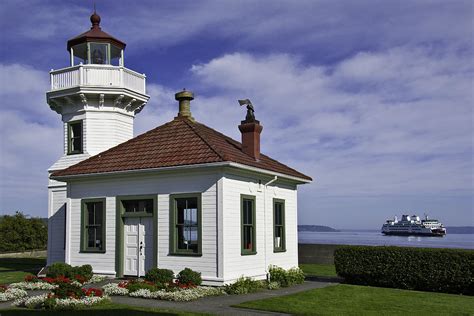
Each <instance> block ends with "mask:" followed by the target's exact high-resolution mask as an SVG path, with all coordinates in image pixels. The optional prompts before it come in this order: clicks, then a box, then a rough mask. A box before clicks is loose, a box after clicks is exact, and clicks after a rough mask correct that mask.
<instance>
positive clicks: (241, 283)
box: [224, 277, 266, 294]
mask: <svg viewBox="0 0 474 316" xmlns="http://www.w3.org/2000/svg"><path fill="white" fill-rule="evenodd" d="M265 287H266V282H265V281H254V280H252V279H251V278H244V277H240V278H239V279H238V280H237V281H235V282H234V283H232V284H228V285H226V286H225V289H224V291H225V292H226V293H227V294H247V293H254V292H257V291H259V290H261V289H263V288H265Z"/></svg>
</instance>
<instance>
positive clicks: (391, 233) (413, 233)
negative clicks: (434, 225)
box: [382, 232, 446, 237]
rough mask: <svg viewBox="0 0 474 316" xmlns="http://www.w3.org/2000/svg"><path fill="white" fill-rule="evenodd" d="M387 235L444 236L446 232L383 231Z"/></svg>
mask: <svg viewBox="0 0 474 316" xmlns="http://www.w3.org/2000/svg"><path fill="white" fill-rule="evenodd" d="M382 234H384V235H387V236H422V237H443V236H444V235H446V232H431V233H418V232H411V233H410V232H382Z"/></svg>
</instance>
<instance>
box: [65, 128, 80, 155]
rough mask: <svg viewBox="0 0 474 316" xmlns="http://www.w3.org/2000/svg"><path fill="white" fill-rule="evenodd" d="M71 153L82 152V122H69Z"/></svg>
mask: <svg viewBox="0 0 474 316" xmlns="http://www.w3.org/2000/svg"><path fill="white" fill-rule="evenodd" d="M68 146H69V153H80V152H82V122H73V123H69V140H68Z"/></svg>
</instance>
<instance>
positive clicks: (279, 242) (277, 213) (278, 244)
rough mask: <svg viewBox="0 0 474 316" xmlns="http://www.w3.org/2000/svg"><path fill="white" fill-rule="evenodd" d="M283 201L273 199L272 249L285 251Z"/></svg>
mask: <svg viewBox="0 0 474 316" xmlns="http://www.w3.org/2000/svg"><path fill="white" fill-rule="evenodd" d="M285 250H286V245H285V201H284V200H277V199H274V200H273V251H274V252H280V251H285Z"/></svg>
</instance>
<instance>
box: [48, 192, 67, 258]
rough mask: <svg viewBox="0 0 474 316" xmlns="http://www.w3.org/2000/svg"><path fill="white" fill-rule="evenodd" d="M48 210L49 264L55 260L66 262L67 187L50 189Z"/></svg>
mask: <svg viewBox="0 0 474 316" xmlns="http://www.w3.org/2000/svg"><path fill="white" fill-rule="evenodd" d="M48 194H49V212H48V259H47V260H48V265H49V264H51V263H53V262H64V258H65V251H64V250H65V223H66V188H65V187H58V188H55V189H49V193H48Z"/></svg>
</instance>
